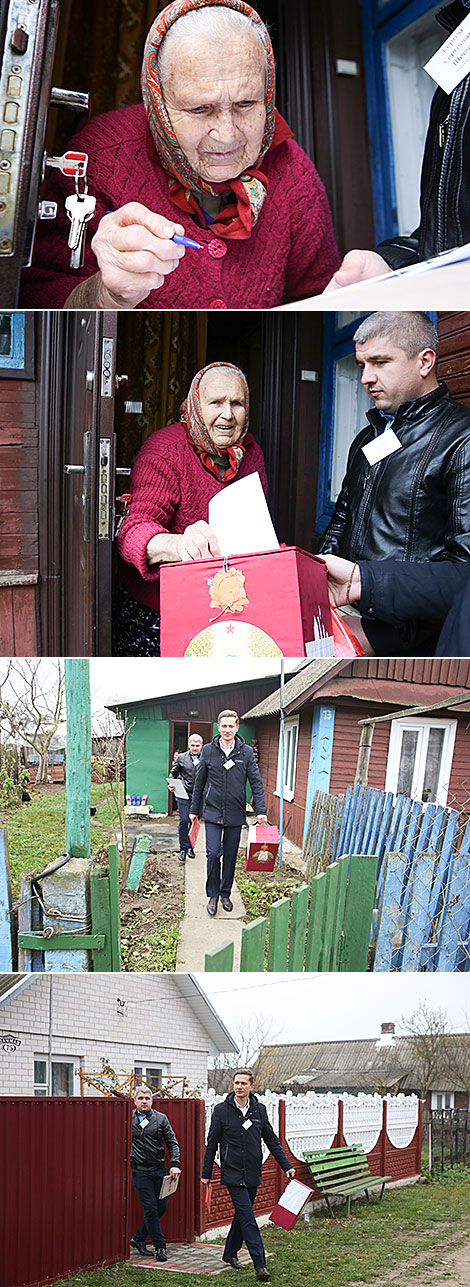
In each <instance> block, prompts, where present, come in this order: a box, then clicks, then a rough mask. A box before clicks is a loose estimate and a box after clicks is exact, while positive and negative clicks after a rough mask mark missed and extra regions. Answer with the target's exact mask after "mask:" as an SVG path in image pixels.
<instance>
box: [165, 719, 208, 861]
mask: <svg viewBox="0 0 470 1287" xmlns="http://www.w3.org/2000/svg"><path fill="white" fill-rule="evenodd" d="M201 751H202V737H201V736H200V734H199V733H191V736H190V737H189V738H188V749H187V751H182V752H180V754H179V755H175V756H174V758H173V764H172V766H171V769H170V778H181V781H182V783H183V786H184V788H185V791H186V792H187V796H186V799H185V798H184V797H180V796H177V797H176V805H177V809H178V814H179V827H178V838H179V842H180V853H179V860H180V862H186V857H188V858H194V856H195V854H194V849H193V848H192V845H191V844H190V840H189V835H188V830H189V806H190V804H191V796H192V793H193V786H194V782H195V779H196V769H197V766H198V764H199V759H200V755H201ZM174 789H175V788H174V787H173V786H171V785H170V791H174Z"/></svg>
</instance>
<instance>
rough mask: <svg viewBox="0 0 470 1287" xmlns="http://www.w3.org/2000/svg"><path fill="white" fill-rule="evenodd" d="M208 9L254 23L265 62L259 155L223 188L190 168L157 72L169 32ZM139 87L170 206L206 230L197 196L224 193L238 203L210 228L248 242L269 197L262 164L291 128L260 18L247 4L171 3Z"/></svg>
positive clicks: (156, 26)
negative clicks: (278, 103)
mask: <svg viewBox="0 0 470 1287" xmlns="http://www.w3.org/2000/svg"><path fill="white" fill-rule="evenodd" d="M209 5H216V6H218V7H219V8H220V7H223V8H226V9H235V10H236V11H237V12H238V13H243V14H245V15H246V16H247V17H248V18H251V20H252V22H253V23H255V25H256V26H258V27H259V30H260V32H261V35H262V37H263V42H264V45H265V48H266V60H267V74H266V100H265V103H266V122H265V128H264V134H263V139H262V143H261V149H260V152H259V155H258V157H257V159H256V161H255V162H254V163H253V165H249V166H248V168H247V170H246V171H245V172H244V173H243V174H241V175H239V176H238V177H237V178H235V179H231V180H226V181H225V182H223V183H210V182H209V181H208V180H207V179H204V178H202V176H201V175H200V174H198V173H197V171H196V170H194V169H193V167H192V165H190V163H189V161H188V159H187V157H186V155H185V153H184V152H183V149H182V147H181V146H180V144H179V143H178V140H177V138H176V134H175V131H174V129H173V126H172V124H171V121H170V117H169V115H168V112H167V109H166V106H165V102H164V98H163V93H162V88H161V84H160V77H159V74H158V66H157V60H158V51H159V49H160V46H161V44H162V41H163V40H164V37H165V35H166V33H167V31H169V29H170V27H172V26H173V24H174V23H175V22H177V21H178V18H182V17H183V15H184V14H186V13H189V12H191V11H194V10H197V9H204V8H207V7H208V6H209ZM141 85H142V97H143V100H144V106H145V110H146V113H147V120H148V123H149V129H150V134H151V139H152V142H153V145H154V148H155V149H156V152H157V155H158V158H159V160H160V162H161V165H162V166H163V169H164V170H165V172H166V174H168V176H169V184H170V196H171V197H172V200H173V201H174V202H175V204H176V205H177V206H179V208H180V209H181V210H186V211H188V210H190V211H191V212H192V213H193V214H196V216H197V217H198V218H199V220H200V222H201V223H202V225H203V226H204V225H205V224H206V223H207V222H209V220H208V219H207V216H205V215H204V214H203V212H202V211H201V208H200V206H199V204H198V202H197V198H196V195H195V194H196V192H209V193H210V194H211V195H212V196H216V195H220V193H222V192H232V193H233V196H234V202H231V203H230V204H228V205H224V207H223V209H222V210H221V211H220V212H219V214H217V215H216V216H215V219H213V220H210V222H211V223H212V222H213V223H215V224H216V229H215V230H216V231H217V234H218V236H220V237H227V238H228V237H233V238H239V239H242V238H245V239H246V238H248V237H249V236H250V233H251V230H252V227H253V226H254V224H255V223H256V221H257V219H258V216H259V213H260V211H261V208H262V205H263V202H264V199H265V196H266V191H267V179H266V176H265V175H264V174H263V173H262V172H261V171H260V169H259V166H260V164H261V161H262V160H263V157H264V156H266V153H267V152H268V151H269V149H270V148H272V147H277V146H278V145H279V144H280V143H282V142H284V140H285V139H287V138H291V137H292V131H291V130H290V129H289V126H288V125H287V124H286V122H285V121H283V119H282V117H281V116H279V113H278V112H276V107H275V94H276V73H275V64H274V54H273V49H272V45H271V40H270V36H269V33H268V31H267V28H266V27H265V25H264V23H263V22H262V21H261V18H260V17H259V14H257V13H256V10H255V9H252V7H251V5H249V4H246V3H245V0H173V3H172V4H169V5H167V7H166V9H163V11H162V13H160V14H159V15H158V18H156V19H155V22H154V23H153V26H152V27H151V28H150V31H149V34H148V36H147V40H146V44H145V50H144V60H143V64H142V75H141ZM149 150H150V149H149ZM152 150H153V149H152Z"/></svg>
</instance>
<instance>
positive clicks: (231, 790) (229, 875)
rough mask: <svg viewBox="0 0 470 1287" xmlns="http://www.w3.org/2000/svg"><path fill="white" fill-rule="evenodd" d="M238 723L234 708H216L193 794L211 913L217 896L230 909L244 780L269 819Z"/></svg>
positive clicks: (263, 819)
mask: <svg viewBox="0 0 470 1287" xmlns="http://www.w3.org/2000/svg"><path fill="white" fill-rule="evenodd" d="M238 724H239V720H238V715H237V712H236V711H229V710H227V711H221V712H220V715H219V719H218V724H217V728H218V730H219V732H218V735H217V736H216V737H214V738H213V740H212V742H211V743H210V745H209V746H203V748H202V752H201V759H200V762H199V767H198V770H197V773H196V781H195V783H194V790H193V794H192V799H191V808H190V814H189V816H190V818H191V821H192V820H193V819H194V818H199V817H202V819H203V821H204V823H205V828H206V853H207V882H206V894H207V897H208V899H209V902H208V904H207V910H208V912H209V916H215V914H216V911H217V903H218V900H219V897H220V901H221V903H222V907H223V908H224V911H226V912H231V911H233V903H232V902H231V899H230V894H231V890H232V884H233V877H234V872H235V862H236V858H237V853H238V846H239V844H240V832H241V829H242V827H243V825H244V823H245V822H246V783H247V779H248V781H249V783H250V786H251V789H252V792H253V804H254V808H255V812H256V815H257V816H256V821H257V822H266V821H267V818H266V804H265V800H264V791H263V783H262V781H261V774H260V771H259V768H258V765H257V763H256V760H255V757H254V754H253V751H252V749H251V746H247V745H246V743H245V742H244V741H243V738H242V737H240V735H239V733H238V732H237V729H238ZM221 857H222V876H221V875H220V858H221Z"/></svg>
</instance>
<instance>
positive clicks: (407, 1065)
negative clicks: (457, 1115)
mask: <svg viewBox="0 0 470 1287" xmlns="http://www.w3.org/2000/svg"><path fill="white" fill-rule="evenodd" d="M452 1040H455V1041H457V1040H458V1041H459V1043H462V1042H465V1047H466V1053H467V1056H468V1064H469V1067H470V1034H468V1033H456V1034H453V1035H452ZM415 1062H416V1060H415V1056H414V1046H413V1038H412V1037H410V1036H399V1037H396V1038H392V1042H391V1044H382V1043H381V1041H380V1039H378V1038H376V1037H369V1038H355V1039H352V1040H351V1039H350V1040H346V1041H317V1042H309V1043H305V1044H302V1043H295V1044H288V1045H279V1046H276V1045H272V1046H263V1047H262V1048H261V1051H260V1054H259V1056H258V1059H257V1061H256V1064H255V1066H254V1073H255V1080H256V1083H257V1084H258V1085H259V1086H260V1088H264V1086H266V1085H269V1086H270V1088H271V1089H273V1090H274V1089H278V1088H280V1087H282V1088H289V1087H290V1088H291V1089H292V1088H294V1087H295V1088H298V1089H299V1090H300V1089H301V1090H304V1091H306V1090H331V1091H340V1090H367V1089H370V1090H373V1089H376V1088H377V1087H378V1086H381V1087H391V1086H395V1085H397V1084H398V1085H399V1086H400V1088H401V1089H402V1090H414V1089H416V1087H417V1086H419V1080H420V1079H419V1076H418V1075H417V1074H416V1072H415V1070H414V1063H415ZM436 1089H439V1090H440V1091H445V1090H453V1089H455V1078H454V1079H452V1077H451V1076H450V1075H447V1074H446V1075H441V1074H440V1075H439V1085H438V1087H436Z"/></svg>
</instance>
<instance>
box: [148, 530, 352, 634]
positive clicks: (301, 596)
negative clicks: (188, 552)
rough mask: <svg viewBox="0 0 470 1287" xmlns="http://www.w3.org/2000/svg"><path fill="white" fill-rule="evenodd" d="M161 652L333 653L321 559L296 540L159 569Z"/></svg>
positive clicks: (169, 565) (324, 569) (323, 565)
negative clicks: (256, 551) (279, 546)
mask: <svg viewBox="0 0 470 1287" xmlns="http://www.w3.org/2000/svg"><path fill="white" fill-rule="evenodd" d="M160 578H161V580H160V602H161V655H162V657H281V656H284V657H305V656H307V657H334V655H335V649H334V640H333V631H332V624H331V613H330V603H329V597H328V584H327V578H326V568H325V564H324V563H323V562H322V560H321V559H317V558H316V557H315V555H313V554H307V553H306V551H305V550H299V549H297V548H296V546H293V545H292V546H287V547H286V548H285V549H277V550H267V551H265V552H264V553H262V554H240V555H235V556H233V557H227V556H226V557H224V558H219V559H214V558H211V559H200V560H198V561H197V562H194V563H193V562H191V563H189V562H188V563H165V564H163V565H162V568H161V573H160Z"/></svg>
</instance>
